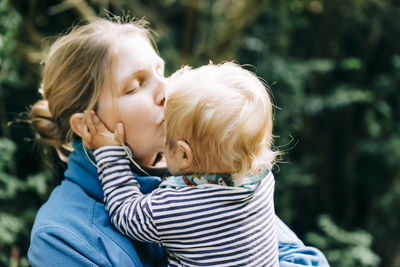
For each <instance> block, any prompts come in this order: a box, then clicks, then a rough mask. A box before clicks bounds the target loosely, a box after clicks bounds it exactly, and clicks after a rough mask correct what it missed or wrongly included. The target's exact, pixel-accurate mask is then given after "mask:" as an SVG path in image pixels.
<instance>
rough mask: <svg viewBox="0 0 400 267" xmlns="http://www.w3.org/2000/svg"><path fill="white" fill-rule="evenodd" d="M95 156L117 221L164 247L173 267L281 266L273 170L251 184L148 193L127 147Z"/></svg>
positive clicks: (130, 233)
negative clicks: (141, 185)
mask: <svg viewBox="0 0 400 267" xmlns="http://www.w3.org/2000/svg"><path fill="white" fill-rule="evenodd" d="M94 155H95V157H96V160H97V167H98V173H99V179H100V180H101V184H102V186H103V190H104V200H105V205H106V209H107V211H108V213H109V215H110V219H111V222H112V224H113V225H114V226H115V227H116V228H117V229H119V231H121V232H122V233H123V234H125V235H127V236H129V237H131V238H134V239H136V240H139V241H143V242H154V243H158V244H160V245H161V246H163V247H165V248H166V249H167V250H168V253H169V257H168V261H169V265H170V266H278V241H277V236H276V225H275V220H276V219H275V213H274V204H273V192H274V183H275V182H274V177H273V175H272V173H271V172H269V174H268V175H267V176H266V177H265V178H264V179H262V180H261V181H260V182H259V183H258V184H256V185H254V186H253V188H252V189H247V188H243V187H230V186H220V185H213V184H202V185H198V186H196V187H179V188H158V189H156V190H154V191H153V192H152V193H150V194H147V195H143V194H142V193H141V192H140V189H139V184H138V183H137V181H136V180H135V177H134V176H133V174H132V172H131V170H130V168H129V159H128V158H127V155H126V152H125V150H124V149H123V148H122V147H120V146H106V147H102V148H99V149H97V150H96V151H95V152H94Z"/></svg>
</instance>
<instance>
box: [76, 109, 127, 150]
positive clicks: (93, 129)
mask: <svg viewBox="0 0 400 267" xmlns="http://www.w3.org/2000/svg"><path fill="white" fill-rule="evenodd" d="M83 122H84V126H83V136H82V140H83V143H84V144H85V145H86V146H87V147H89V148H91V149H97V148H99V147H102V146H109V145H123V144H124V139H125V137H124V127H123V125H122V123H118V124H117V126H116V128H115V132H114V133H112V132H110V131H109V130H108V129H107V128H106V126H105V125H104V124H103V122H102V121H101V120H100V119H99V117H97V115H96V113H95V112H94V111H93V110H91V111H85V113H84V119H83Z"/></svg>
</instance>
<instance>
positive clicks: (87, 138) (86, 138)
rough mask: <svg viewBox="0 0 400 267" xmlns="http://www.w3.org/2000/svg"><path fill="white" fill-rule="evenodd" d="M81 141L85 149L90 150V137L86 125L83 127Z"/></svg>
mask: <svg viewBox="0 0 400 267" xmlns="http://www.w3.org/2000/svg"><path fill="white" fill-rule="evenodd" d="M83 141H84V143H85V144H86V146H87V147H89V148H91V146H92V145H91V143H92V135H91V134H90V133H89V130H88V127H87V125H86V124H85V125H84V126H83Z"/></svg>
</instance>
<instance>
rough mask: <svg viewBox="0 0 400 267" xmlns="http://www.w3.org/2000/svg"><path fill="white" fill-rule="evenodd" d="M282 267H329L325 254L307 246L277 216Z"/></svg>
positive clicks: (280, 263)
mask: <svg viewBox="0 0 400 267" xmlns="http://www.w3.org/2000/svg"><path fill="white" fill-rule="evenodd" d="M276 230H277V235H278V244H279V247H278V253H279V266H280V267H305V266H319V267H329V263H328V261H327V260H326V258H325V256H324V254H322V252H321V251H319V250H318V249H316V248H314V247H309V246H305V245H304V244H303V242H302V241H301V240H300V239H299V238H298V237H297V236H296V234H295V233H294V232H293V231H292V230H291V229H290V228H289V227H288V226H287V225H286V224H285V223H284V222H282V220H281V219H279V218H278V216H276Z"/></svg>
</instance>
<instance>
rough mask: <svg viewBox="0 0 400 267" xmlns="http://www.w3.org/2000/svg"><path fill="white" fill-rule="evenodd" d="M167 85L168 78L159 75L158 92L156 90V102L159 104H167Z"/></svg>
mask: <svg viewBox="0 0 400 267" xmlns="http://www.w3.org/2000/svg"><path fill="white" fill-rule="evenodd" d="M166 85H167V79H166V78H164V77H159V78H158V80H157V87H156V88H157V89H156V90H157V92H156V98H155V101H156V104H157V105H159V106H164V104H165V88H166Z"/></svg>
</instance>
